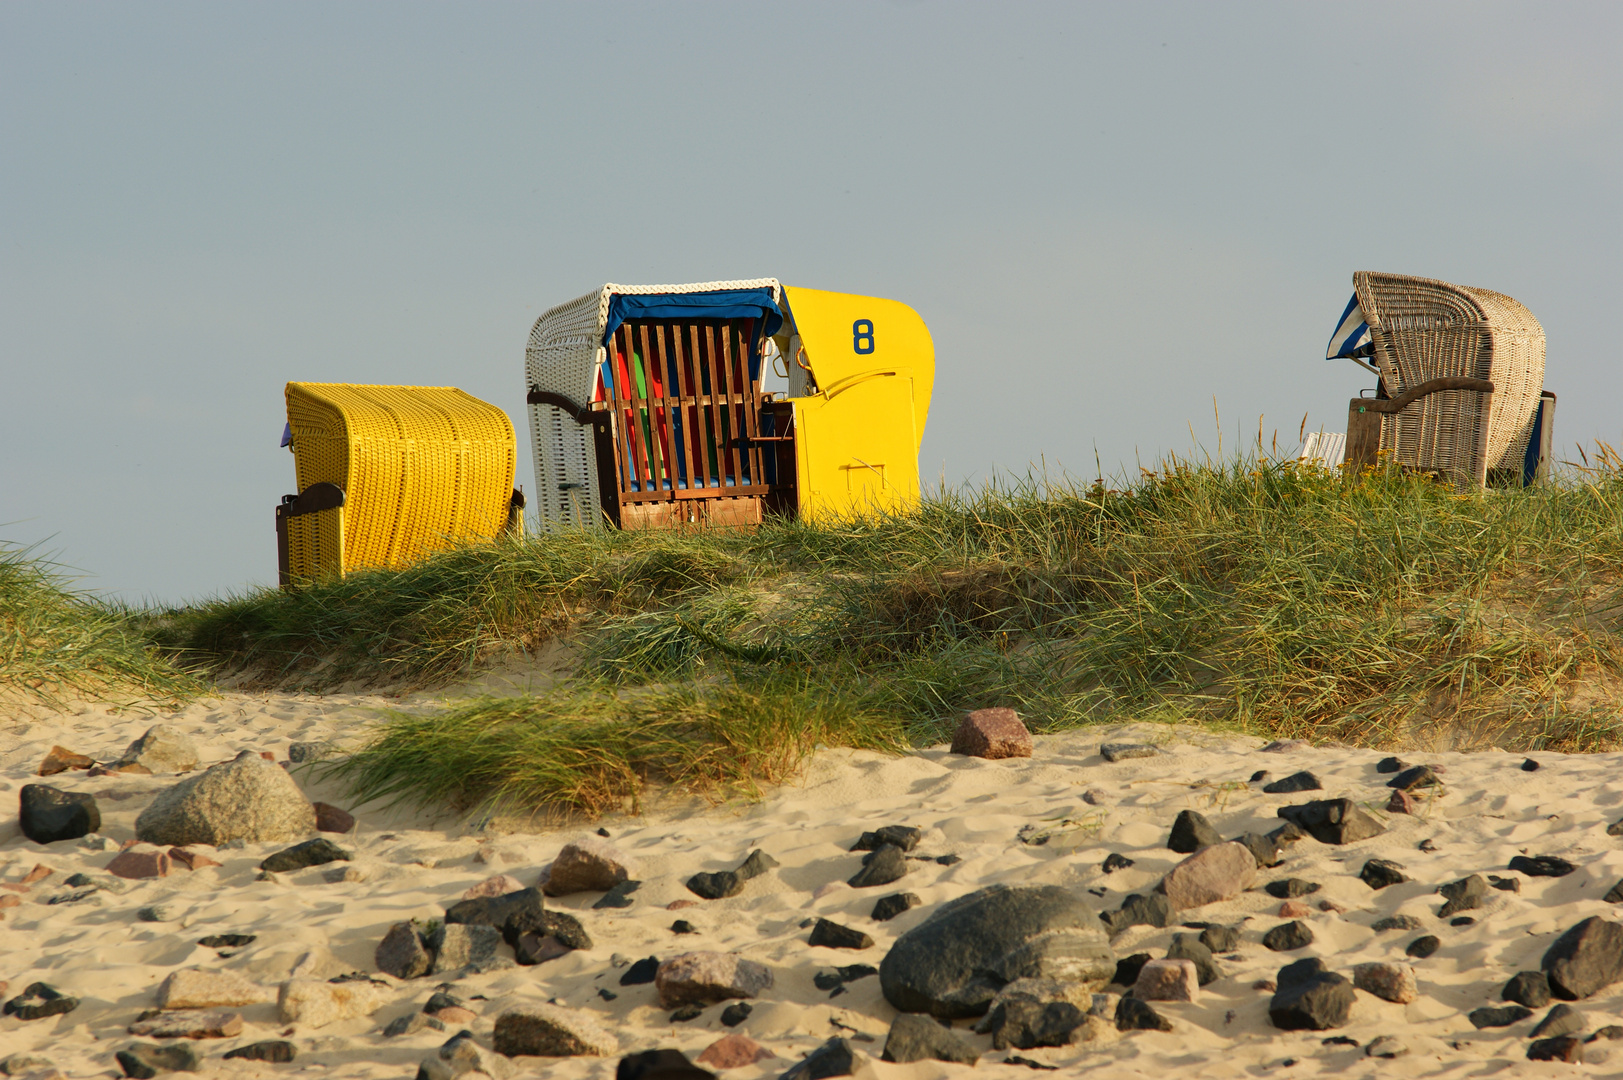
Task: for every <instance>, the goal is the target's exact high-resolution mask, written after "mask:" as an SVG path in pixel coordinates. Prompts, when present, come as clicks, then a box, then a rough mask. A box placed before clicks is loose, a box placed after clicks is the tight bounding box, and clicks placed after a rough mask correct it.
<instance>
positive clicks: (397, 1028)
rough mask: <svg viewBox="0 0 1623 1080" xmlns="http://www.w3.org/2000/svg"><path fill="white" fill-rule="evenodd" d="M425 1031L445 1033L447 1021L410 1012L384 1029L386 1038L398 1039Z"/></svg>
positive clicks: (398, 1017) (395, 1019)
mask: <svg viewBox="0 0 1623 1080" xmlns="http://www.w3.org/2000/svg"><path fill="white" fill-rule="evenodd" d="M424 1030H432V1031H444V1030H445V1021H443V1020H441V1019H440V1018H439V1017H437V1016H429V1015H428V1014H427V1013H421V1012H410V1013H407V1014H406V1015H404V1016H397V1017H395V1018H394V1019H393V1020H391V1021H389V1023H388V1025H387V1026H386V1027H385V1028H384V1029H383V1034H384V1037H385V1038H389V1039H397V1038H399V1037H400V1036H402V1035H415V1034H417V1033H418V1032H419V1031H424Z"/></svg>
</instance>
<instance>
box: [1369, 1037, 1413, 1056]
mask: <svg viewBox="0 0 1623 1080" xmlns="http://www.w3.org/2000/svg"><path fill="white" fill-rule="evenodd" d="M1408 1052H1409V1048H1408V1047H1407V1046H1405V1045H1403V1042H1402V1041H1401V1040H1399V1039H1397V1038H1395V1037H1394V1036H1391V1035H1377V1036H1376V1037H1375V1038H1373V1039H1371V1040H1370V1041H1369V1045H1368V1046H1366V1047H1364V1056H1365V1057H1373V1058H1395V1057H1402V1056H1403V1055H1404V1054H1407V1053H1408Z"/></svg>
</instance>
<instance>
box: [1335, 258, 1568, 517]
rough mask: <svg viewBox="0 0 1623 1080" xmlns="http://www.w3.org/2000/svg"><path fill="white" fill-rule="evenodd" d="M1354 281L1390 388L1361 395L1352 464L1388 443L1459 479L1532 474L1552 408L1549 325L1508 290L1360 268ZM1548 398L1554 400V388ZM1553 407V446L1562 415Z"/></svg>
mask: <svg viewBox="0 0 1623 1080" xmlns="http://www.w3.org/2000/svg"><path fill="white" fill-rule="evenodd" d="M1353 287H1354V289H1355V291H1356V296H1355V299H1356V301H1357V305H1358V307H1359V308H1361V309H1362V317H1363V319H1364V321H1365V322H1367V323H1368V336H1369V346H1370V347H1371V348H1370V359H1371V360H1372V361H1373V363H1374V364H1375V366H1376V368H1377V369H1378V371H1379V373H1380V378H1381V384H1382V386H1381V388H1382V391H1383V392H1382V393H1381V395H1380V396H1378V397H1375V398H1354V399H1353V400H1352V402H1351V405H1350V407H1349V412H1348V420H1347V450H1346V461H1347V464H1348V465H1349V466H1351V467H1354V468H1358V467H1362V466H1364V465H1368V464H1372V463H1374V462H1375V461H1376V460H1377V455H1383V456H1386V457H1388V458H1390V460H1392V461H1395V462H1396V463H1397V464H1399V465H1401V466H1403V467H1405V468H1410V469H1414V470H1417V471H1421V472H1428V473H1434V474H1436V475H1439V476H1444V477H1447V478H1449V479H1451V480H1453V481H1454V482H1455V483H1456V484H1462V485H1463V484H1475V485H1477V486H1482V485H1484V484H1487V483H1495V484H1514V483H1522V482H1525V478H1524V477H1525V474H1526V472H1527V469H1526V464H1525V463H1526V460H1527V454H1528V444H1529V440H1530V439H1532V438H1534V432H1535V421H1536V420H1538V419H1540V418H1541V416H1543V414H1541V401H1540V396H1541V393H1542V391H1543V384H1544V329H1543V327H1541V326H1540V325H1539V323H1538V320H1537V319H1535V318H1533V315H1532V313H1531V312H1529V311H1528V310H1527V309H1526V308H1525V307H1523V306H1522V305H1521V304H1519V303H1517V302H1516V301H1515V300H1512V299H1511V298H1510V297H1508V296H1505V295H1503V294H1501V293H1496V292H1493V291H1491V290H1489V289H1474V288H1466V287H1464V286H1460V285H1450V284H1449V283H1447V282H1445V281H1434V280H1431V279H1429V278H1418V277H1405V276H1403V275H1400V274H1378V273H1372V272H1370V271H1367V270H1361V271H1359V272H1358V273H1356V274H1354V275H1353ZM1352 310H1353V309H1352V307H1351V306H1349V311H1352ZM1349 321H1350V320H1349ZM1338 333H1339V331H1338ZM1545 398H1546V399H1547V400H1546V403H1545V405H1544V408H1547V409H1553V406H1554V395H1545ZM1544 419H1545V423H1544V424H1543V425H1542V427H1543V428H1544V431H1543V432H1542V434H1543V436H1544V439H1543V441H1544V444H1545V447H1544V448H1545V449H1546V450H1547V445H1548V429H1549V423H1550V422H1552V421H1553V417H1548V416H1544ZM1535 445H1536V444H1535Z"/></svg>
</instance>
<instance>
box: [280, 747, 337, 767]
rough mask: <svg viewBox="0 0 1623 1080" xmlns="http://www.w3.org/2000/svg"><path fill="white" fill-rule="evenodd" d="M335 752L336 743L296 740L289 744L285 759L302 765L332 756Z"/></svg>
mask: <svg viewBox="0 0 1623 1080" xmlns="http://www.w3.org/2000/svg"><path fill="white" fill-rule="evenodd" d="M337 752H338V744H336V743H332V742H296V743H291V744H289V746H288V748H287V759H288V760H289V761H291V762H292V763H293V764H295V765H303V764H306V763H307V762H311V761H320V760H321V759H322V758H325V757H332V756H333V755H334V754H336V753H337Z"/></svg>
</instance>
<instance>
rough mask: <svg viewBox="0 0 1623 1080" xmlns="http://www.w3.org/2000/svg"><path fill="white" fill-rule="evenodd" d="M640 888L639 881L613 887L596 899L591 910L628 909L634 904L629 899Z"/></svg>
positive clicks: (624, 882)
mask: <svg viewBox="0 0 1623 1080" xmlns="http://www.w3.org/2000/svg"><path fill="white" fill-rule="evenodd" d="M640 888H642V882H640V881H635V880H633V881H622V882H620V883H619V884H617V885H615V886H614V888H612V889H610V890H609V891H608V892H606V893H604V894H603V895H602V896H600V897H598V898H597V902H596V903H594V904H593V905H592V910H593V911H600V910H602V909H604V908H628V907H630V906H631V905H632V904H633V903H635V901H634V900H632V899H631V894H632V893H634V892H636V891H637V890H638V889H640Z"/></svg>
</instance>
